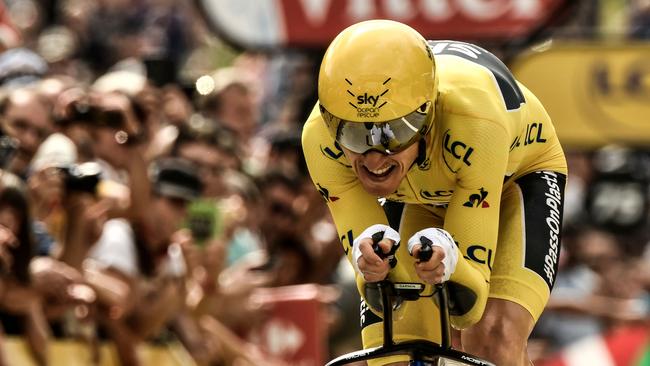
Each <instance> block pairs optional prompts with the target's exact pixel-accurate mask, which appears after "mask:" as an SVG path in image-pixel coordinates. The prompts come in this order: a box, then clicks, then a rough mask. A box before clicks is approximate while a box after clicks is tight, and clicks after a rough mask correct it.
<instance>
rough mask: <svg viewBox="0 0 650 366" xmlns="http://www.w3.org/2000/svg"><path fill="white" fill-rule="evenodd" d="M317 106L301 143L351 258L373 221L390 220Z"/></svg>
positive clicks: (375, 222)
mask: <svg viewBox="0 0 650 366" xmlns="http://www.w3.org/2000/svg"><path fill="white" fill-rule="evenodd" d="M318 113H319V112H318V110H315V111H314V112H313V113H312V115H311V116H310V118H309V120H308V121H307V123H306V124H305V127H304V130H303V135H302V139H303V142H302V146H303V152H304V154H305V160H306V162H307V167H308V169H309V173H310V176H311V179H312V181H313V182H314V185H315V186H316V189H318V190H319V191H320V193H321V195H322V196H323V198H325V200H326V201H327V205H328V207H329V210H330V213H331V214H332V217H333V219H334V223H335V225H336V228H337V231H338V233H339V238H340V240H341V244H342V245H343V250H344V251H345V253H346V255H347V257H348V260H349V261H350V262H351V261H352V257H351V256H352V242H353V241H354V239H355V238H356V237H357V236H358V235H359V234H361V232H363V231H364V230H365V229H366V228H368V227H369V226H371V225H374V224H384V225H387V224H388V220H387V219H386V215H385V214H384V211H383V209H382V208H381V206H380V205H379V203H378V202H377V198H376V197H373V196H371V195H370V194H368V193H367V192H366V191H365V190H364V189H363V187H362V186H361V184H360V183H359V181H358V179H357V178H356V176H355V175H354V172H353V171H352V169H351V168H350V167H349V165H348V161H347V159H346V158H345V156H344V155H343V152H342V151H341V150H340V149H339V148H338V146H337V145H335V144H334V142H333V141H332V140H331V139H330V138H329V134H328V132H327V130H326V128H325V124H324V122H323V121H322V119H320V114H318Z"/></svg>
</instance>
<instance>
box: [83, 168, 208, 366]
mask: <svg viewBox="0 0 650 366" xmlns="http://www.w3.org/2000/svg"><path fill="white" fill-rule="evenodd" d="M149 179H150V183H151V192H152V193H151V198H150V206H149V215H150V216H151V219H152V221H153V222H156V223H157V227H156V230H155V231H152V230H148V229H145V228H143V227H142V225H141V224H139V223H138V222H131V221H129V220H127V219H125V218H114V219H110V220H108V221H107V222H106V223H105V225H104V230H103V233H102V235H101V237H100V239H99V240H98V242H97V243H96V244H95V245H94V247H93V248H92V249H91V253H90V255H89V260H87V261H86V263H85V265H84V269H85V276H86V278H87V279H88V281H89V283H91V284H92V285H93V287H94V288H95V289H96V290H97V293H98V299H99V301H100V302H102V304H103V305H104V306H105V308H106V309H109V310H110V311H107V312H105V313H103V314H100V315H101V316H103V317H105V319H110V322H109V324H110V326H109V329H107V330H108V331H109V333H110V335H111V338H112V339H113V340H114V341H115V342H116V345H117V348H118V353H119V355H120V358H121V360H122V362H123V363H124V364H134V363H133V362H135V364H137V359H136V355H135V353H134V348H133V346H134V344H135V343H137V342H139V341H143V340H146V339H147V338H148V337H150V336H152V335H154V334H156V332H157V331H158V330H160V328H161V327H162V326H163V325H164V324H165V323H166V322H168V321H169V320H171V319H173V318H174V317H175V316H176V315H177V314H178V313H179V312H180V311H181V310H182V309H183V307H184V296H183V295H182V294H183V293H184V277H185V272H186V269H185V262H184V258H183V255H182V251H181V248H180V244H178V243H176V242H174V241H173V237H174V234H175V233H176V232H177V231H178V230H179V229H180V227H181V224H182V222H183V220H184V218H185V214H186V208H187V204H188V203H189V202H190V201H191V200H193V199H195V198H196V197H198V196H199V195H200V194H201V190H202V183H201V181H200V179H199V176H198V172H197V170H196V168H195V167H194V166H193V165H192V164H191V163H190V162H188V161H186V160H183V159H177V158H166V159H161V160H159V161H156V162H154V163H152V165H151V166H150V169H149ZM142 284H147V285H146V286H142ZM116 289H117V290H118V291H116Z"/></svg>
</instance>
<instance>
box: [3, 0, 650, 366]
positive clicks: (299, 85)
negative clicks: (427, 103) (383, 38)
mask: <svg viewBox="0 0 650 366" xmlns="http://www.w3.org/2000/svg"><path fill="white" fill-rule="evenodd" d="M370 18H390V19H395V20H399V21H402V22H405V23H407V24H409V25H411V26H413V27H414V28H416V29H417V30H418V31H420V32H421V33H422V34H423V35H424V36H425V37H427V38H428V39H454V40H463V41H468V42H473V43H476V44H478V45H480V46H482V47H484V48H486V49H488V50H490V51H491V52H493V53H494V54H496V55H497V56H498V57H500V58H501V59H502V60H503V61H504V62H505V63H506V64H507V65H508V66H509V67H510V68H511V70H512V71H513V73H514V74H515V76H516V77H517V78H518V79H519V80H520V81H522V82H523V83H524V84H525V85H526V86H527V87H528V88H529V89H531V90H532V91H533V92H534V93H536V94H537V96H538V97H539V98H540V99H541V101H542V103H543V104H544V105H545V106H546V108H547V110H548V112H549V114H550V115H551V117H552V119H553V121H554V124H555V127H556V129H557V131H558V134H559V136H560V140H561V141H562V143H563V146H564V148H565V151H566V153H567V159H568V163H569V169H570V174H569V180H568V187H567V198H566V203H565V213H564V214H565V223H564V229H563V248H562V252H561V257H560V272H559V276H558V280H557V282H556V285H555V289H554V291H553V293H552V296H551V300H550V302H549V305H548V307H547V310H546V311H545V313H544V314H543V316H542V318H541V319H540V321H539V323H538V325H537V327H536V328H535V330H534V333H533V336H532V338H531V341H530V346H529V348H530V353H531V358H532V359H534V360H535V364H536V365H558V366H559V365H604V366H608V365H635V366H636V365H650V335H649V329H650V327H649V325H650V322H649V320H650V296H649V292H648V291H649V290H650V249H648V248H649V247H648V245H647V243H648V240H649V239H650V235H649V231H650V230H649V228H650V227H649V225H648V220H649V217H648V194H649V193H650V186H649V184H650V154H649V151H650V149H649V147H650V128H648V122H650V120H648V119H646V118H650V117H649V116H650V44H649V43H647V39H648V38H649V37H650V1H648V0H574V1H565V0H436V1H433V0H430V1H426V0H422V1H415V0H394V1H393V0H309V1H307V0H285V1H281V0H263V1H259V0H196V1H191V0H4V1H0V50H1V51H2V52H0V130H1V137H0V168H1V169H2V170H1V173H0V187H1V188H0V323H1V332H0V365H20V366H22V365H153V364H156V365H160V366H162V365H271V366H276V365H277V366H280V365H300V366H311V365H322V364H323V363H324V362H325V361H326V360H328V359H330V358H332V357H334V356H337V355H340V354H342V353H344V352H348V351H351V350H355V349H358V348H359V347H360V340H359V336H358V333H359V325H358V324H359V315H358V314H359V298H358V294H357V291H356V286H355V285H354V280H353V274H352V273H351V269H350V266H349V265H348V263H347V261H346V260H345V258H344V257H343V251H342V250H341V244H340V239H339V238H338V235H337V233H336V230H335V228H334V226H333V224H332V222H331V219H330V217H329V213H328V211H327V208H326V206H325V201H324V200H323V198H322V196H325V197H327V192H326V191H324V190H323V189H321V190H320V192H319V191H318V190H316V189H315V188H314V187H313V185H312V183H311V181H310V180H309V178H308V174H307V172H306V168H305V165H304V161H303V158H302V152H301V149H300V144H301V142H300V134H301V128H302V125H303V123H304V121H305V119H306V117H307V115H308V113H309V112H310V110H311V109H312V107H313V106H314V103H315V102H316V97H317V93H316V82H317V75H318V67H319V63H320V58H321V57H322V55H323V53H324V50H325V48H326V47H327V44H328V43H329V41H330V40H331V39H332V38H333V37H334V36H335V35H336V34H337V33H338V32H339V31H340V30H342V29H343V28H344V27H346V26H347V25H350V24H352V23H355V22H357V21H360V20H364V19H370Z"/></svg>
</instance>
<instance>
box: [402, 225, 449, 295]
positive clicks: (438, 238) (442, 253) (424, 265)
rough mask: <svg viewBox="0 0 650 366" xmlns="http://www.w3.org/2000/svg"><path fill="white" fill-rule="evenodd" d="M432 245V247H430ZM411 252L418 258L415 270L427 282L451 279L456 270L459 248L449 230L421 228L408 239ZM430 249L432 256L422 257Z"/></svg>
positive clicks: (432, 282)
mask: <svg viewBox="0 0 650 366" xmlns="http://www.w3.org/2000/svg"><path fill="white" fill-rule="evenodd" d="M428 247H430V249H429V248H428ZM408 250H409V253H410V254H411V255H412V256H414V257H415V258H418V261H416V263H415V271H416V272H417V274H418V276H419V277H420V278H421V279H422V280H423V281H424V282H426V283H429V284H434V283H441V282H444V281H447V280H449V277H451V274H452V273H454V271H455V270H456V263H458V250H457V249H456V243H455V242H454V239H453V238H452V237H451V235H449V233H448V232H446V231H444V230H442V229H437V228H430V229H424V230H420V231H418V232H417V233H415V235H413V236H412V237H411V238H410V239H409V241H408ZM426 250H430V255H431V256H430V258H429V259H428V260H427V259H426V256H425V259H422V258H423V256H422V254H423V252H424V251H426Z"/></svg>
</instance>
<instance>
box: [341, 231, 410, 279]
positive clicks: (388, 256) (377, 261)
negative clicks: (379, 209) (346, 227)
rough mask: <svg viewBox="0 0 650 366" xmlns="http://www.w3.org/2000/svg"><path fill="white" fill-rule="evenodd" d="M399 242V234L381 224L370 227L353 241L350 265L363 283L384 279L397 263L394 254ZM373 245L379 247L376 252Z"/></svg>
mask: <svg viewBox="0 0 650 366" xmlns="http://www.w3.org/2000/svg"><path fill="white" fill-rule="evenodd" d="M373 237H374V240H373ZM399 240H400V237H399V233H398V232H397V231H395V230H393V229H392V228H391V227H390V226H388V225H383V224H376V225H372V226H370V227H369V228H367V229H366V230H364V231H363V232H362V233H361V234H359V236H358V237H357V238H356V239H355V240H354V242H353V243H352V265H353V266H354V268H355V270H356V271H357V272H359V273H360V274H361V275H362V276H363V279H364V280H365V281H367V282H377V281H381V280H383V279H385V278H386V276H387V275H388V271H389V270H390V269H391V267H394V266H395V265H396V263H397V261H396V259H395V257H394V253H395V250H396V249H397V248H398V247H399ZM375 243H377V245H378V247H379V248H377V249H378V251H377V252H375V248H374V247H373V245H374V244H375ZM379 250H381V254H380V253H379Z"/></svg>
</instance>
